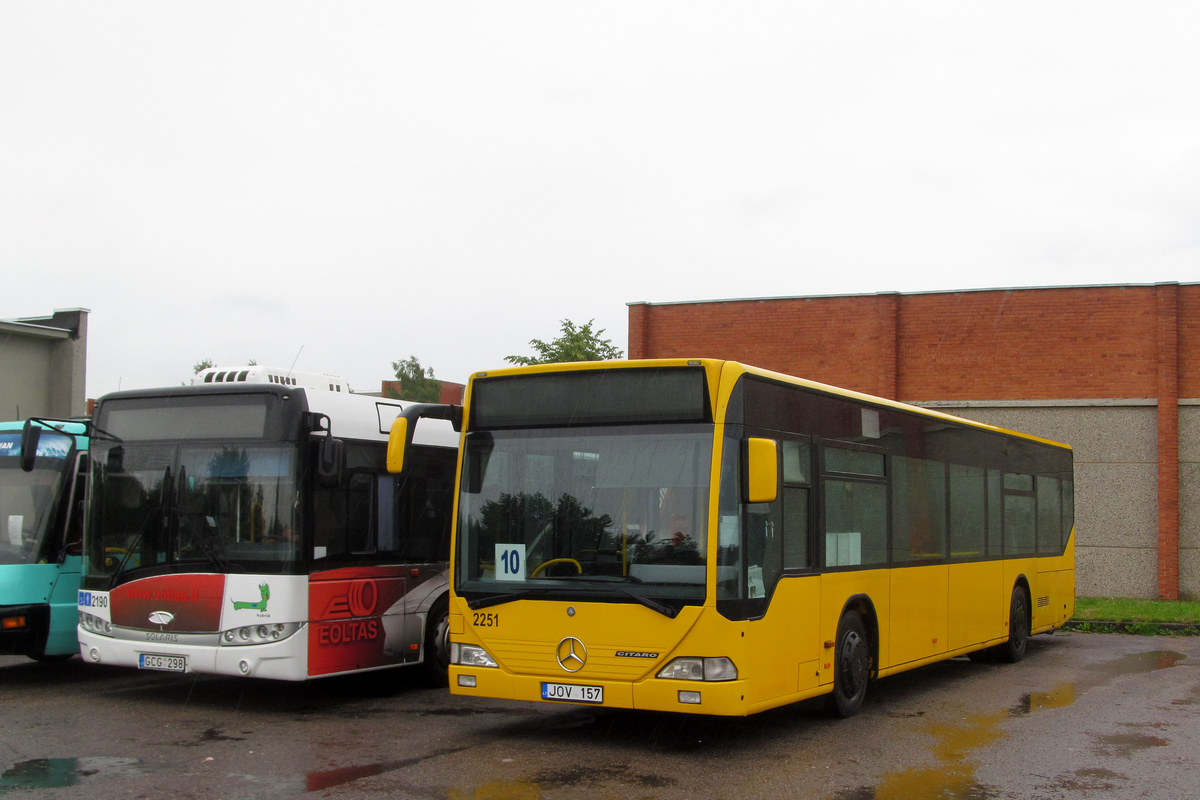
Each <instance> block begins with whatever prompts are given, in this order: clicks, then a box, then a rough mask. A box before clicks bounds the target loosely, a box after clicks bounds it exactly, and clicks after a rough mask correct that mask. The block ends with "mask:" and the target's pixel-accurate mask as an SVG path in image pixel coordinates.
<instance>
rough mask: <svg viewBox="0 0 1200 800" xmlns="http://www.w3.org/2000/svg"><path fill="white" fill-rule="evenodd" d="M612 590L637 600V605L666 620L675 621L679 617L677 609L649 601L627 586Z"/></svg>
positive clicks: (616, 587)
mask: <svg viewBox="0 0 1200 800" xmlns="http://www.w3.org/2000/svg"><path fill="white" fill-rule="evenodd" d="M613 588H614V589H616V590H617V591H618V592H621V593H622V594H626V595H629V596H630V597H632V598H633V599H634V600H637V601H638V602H639V603H641V604H642V605H644V606H645V607H646V608H648V609H650V610H651V611H657V612H658V613H660V614H662V615H663V616H664V617H666V618H667V619H675V617H677V616H678V615H679V609H677V608H672V607H671V606H667V605H663V604H662V603H660V602H658V601H657V600H651V599H650V598H649V597H646V596H645V595H644V594H638V593H637V592H635V591H633V590H632V589H630V588H629V587H627V586H614V587H613Z"/></svg>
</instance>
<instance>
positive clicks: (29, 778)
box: [0, 758, 153, 794]
mask: <svg viewBox="0 0 1200 800" xmlns="http://www.w3.org/2000/svg"><path fill="white" fill-rule="evenodd" d="M150 772H153V769H151V768H150V767H149V766H147V765H146V764H145V763H143V762H142V760H141V759H137V758H35V759H33V760H31V761H21V762H20V763H17V764H13V765H12V766H11V767H9V768H8V769H6V770H4V772H0V794H6V793H7V792H8V791H9V790H10V789H61V788H63V787H66V786H76V785H78V784H80V783H86V782H89V781H93V780H98V779H101V778H127V777H130V776H132V775H145V774H148V773H150Z"/></svg>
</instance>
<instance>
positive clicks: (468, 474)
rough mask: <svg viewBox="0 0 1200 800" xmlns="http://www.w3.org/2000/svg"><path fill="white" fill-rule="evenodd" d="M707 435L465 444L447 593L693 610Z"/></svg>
mask: <svg viewBox="0 0 1200 800" xmlns="http://www.w3.org/2000/svg"><path fill="white" fill-rule="evenodd" d="M712 437H713V428H712V426H711V425H707V424H673V425H630V426H597V427H587V428H546V429H541V430H507V431H505V430H498V431H479V432H475V433H471V434H469V435H468V437H467V440H466V453H465V457H464V461H463V480H462V484H461V485H462V492H461V495H460V497H459V520H460V526H459V531H458V548H457V559H458V570H457V571H456V578H457V584H456V587H455V588H456V590H457V591H458V592H459V593H460V594H464V595H465V596H467V597H468V598H469V599H475V600H476V601H479V600H481V599H482V598H484V597H488V598H500V597H502V596H504V595H506V594H510V593H518V592H519V593H522V594H526V593H536V594H539V595H542V594H545V595H549V596H551V597H557V596H566V597H588V598H592V597H596V598H597V599H612V600H615V601H625V602H633V601H635V600H636V599H637V597H632V598H631V595H630V592H632V593H633V594H634V595H636V596H640V597H643V598H645V597H649V598H653V599H655V600H658V601H662V602H664V603H667V604H675V605H679V604H684V603H700V602H703V599H704V585H705V563H706V558H705V556H706V531H707V529H708V525H707V518H708V497H709V492H708V488H709V482H710V472H711V469H710V467H711V460H712V446H713V438H712ZM617 587H622V588H617Z"/></svg>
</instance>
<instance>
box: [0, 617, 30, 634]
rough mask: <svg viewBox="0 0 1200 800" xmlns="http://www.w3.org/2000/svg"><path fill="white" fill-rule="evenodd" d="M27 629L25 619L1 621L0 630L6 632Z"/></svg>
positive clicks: (9, 618)
mask: <svg viewBox="0 0 1200 800" xmlns="http://www.w3.org/2000/svg"><path fill="white" fill-rule="evenodd" d="M24 627H25V618H24V617H5V618H4V619H2V620H0V628H3V629H4V630H6V631H11V630H16V629H17V628H24Z"/></svg>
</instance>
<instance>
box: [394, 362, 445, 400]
mask: <svg viewBox="0 0 1200 800" xmlns="http://www.w3.org/2000/svg"><path fill="white" fill-rule="evenodd" d="M392 369H394V370H396V379H397V380H399V381H400V397H399V399H400V400H412V401H414V402H417V403H436V402H437V401H438V400H439V399H440V398H441V395H442V382H441V381H439V380H435V379H434V377H433V367H428V368H425V367H422V366H421V362H420V361H418V360H417V357H416V356H409V357H408V359H407V360H405V361H393V362H392Z"/></svg>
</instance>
